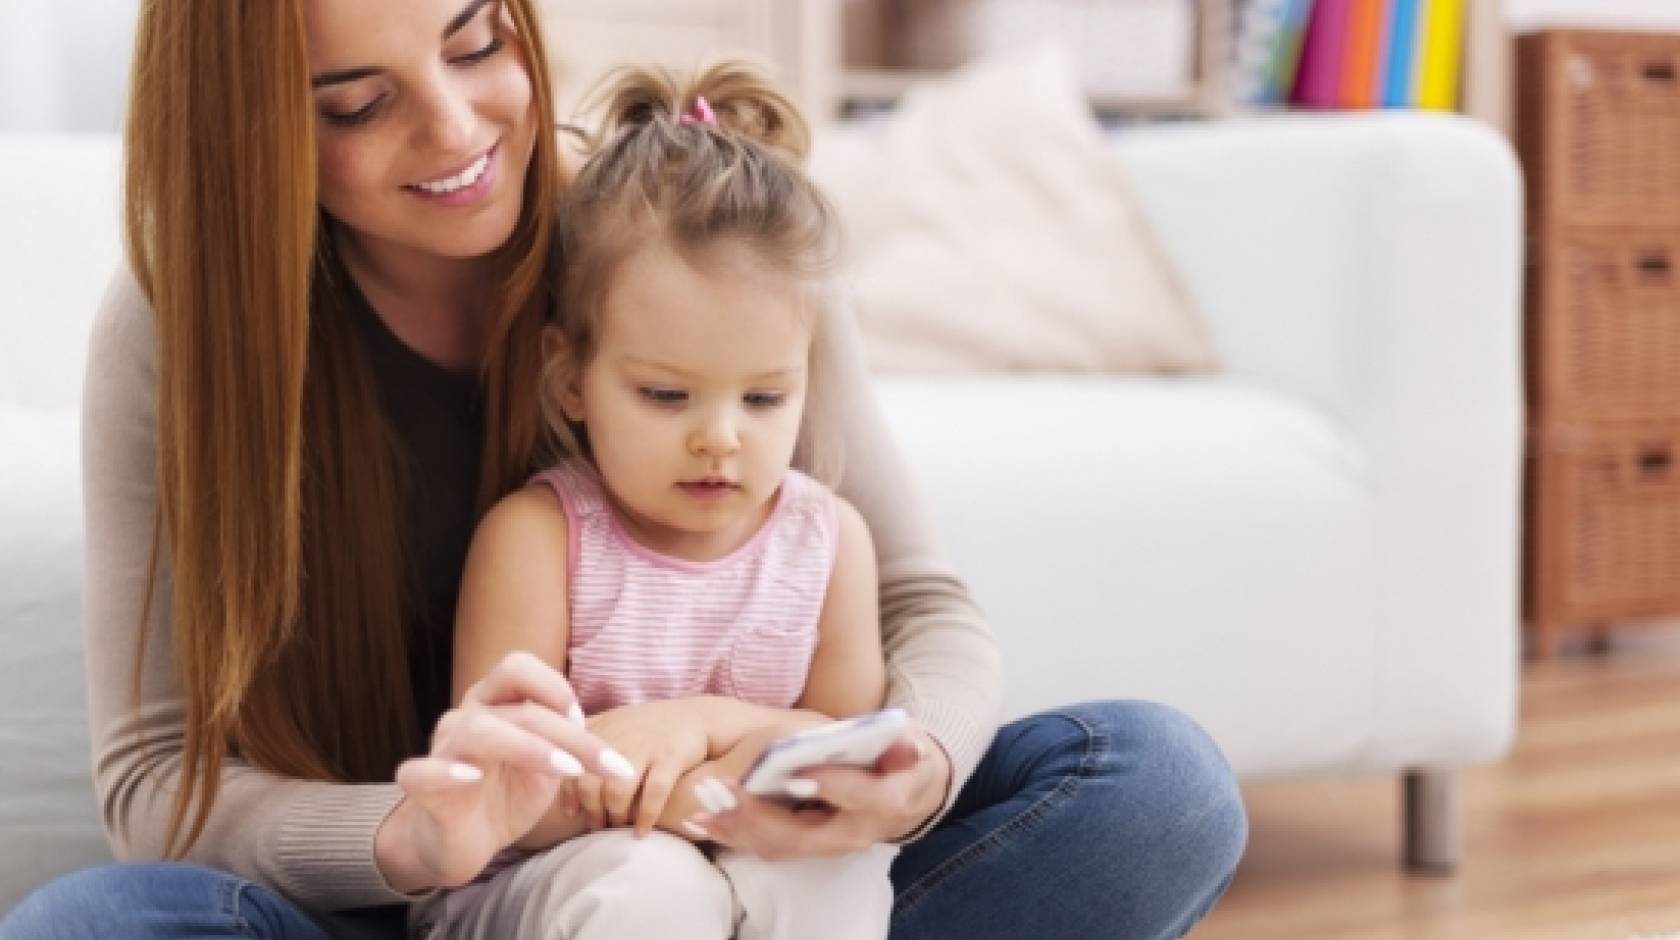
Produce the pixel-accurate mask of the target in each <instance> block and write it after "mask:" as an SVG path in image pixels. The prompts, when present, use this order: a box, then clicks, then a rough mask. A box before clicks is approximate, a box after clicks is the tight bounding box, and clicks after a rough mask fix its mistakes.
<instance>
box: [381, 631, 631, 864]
mask: <svg viewBox="0 0 1680 940" xmlns="http://www.w3.org/2000/svg"><path fill="white" fill-rule="evenodd" d="M582 718H583V713H582V712H581V711H579V710H578V707H577V699H576V697H575V696H574V695H573V694H572V688H571V684H570V683H568V682H567V681H566V678H565V676H563V675H561V674H560V673H559V672H558V671H556V670H554V669H553V668H551V667H550V666H549V665H548V664H546V663H544V662H543V661H542V660H540V659H538V658H537V657H535V656H533V655H531V654H529V653H511V654H509V655H508V656H506V657H505V658H503V659H502V660H501V662H500V663H498V664H497V665H496V667H495V668H494V669H492V670H491V671H490V672H489V673H488V674H486V675H485V677H484V678H483V679H481V680H479V681H478V682H477V683H475V684H474V685H473V686H471V687H470V688H469V689H468V690H467V692H466V694H465V695H464V696H463V697H462V699H461V702H460V704H459V705H457V706H456V707H455V708H453V709H451V710H450V711H449V712H447V713H445V714H444V716H443V717H442V718H441V719H439V721H438V724H437V729H436V731H435V732H434V733H433V735H432V749H431V753H429V754H427V755H426V756H424V757H418V758H414V759H412V760H408V761H404V762H403V764H402V766H400V767H399V768H397V784H398V785H399V786H401V787H402V789H403V792H404V793H405V798H404V799H403V801H402V802H400V803H398V804H397V808H396V809H395V810H393V811H392V813H391V815H390V816H389V817H387V818H386V820H385V822H384V823H383V824H382V825H381V826H380V828H379V832H378V835H377V836H376V837H375V844H374V852H375V857H376V858H377V859H378V863H379V868H380V871H381V872H382V873H383V874H384V875H385V879H386V881H388V882H389V883H390V884H391V886H392V887H393V888H395V889H397V890H398V891H401V892H404V893H410V892H413V891H417V890H422V889H428V888H434V887H455V886H459V885H463V884H466V883H467V882H468V881H470V880H472V878H473V877H474V876H475V875H477V874H478V873H479V872H480V871H482V870H483V869H484V866H485V865H486V864H488V863H489V861H490V859H491V858H492V857H493V856H494V855H495V854H496V853H497V852H498V851H500V850H501V849H503V848H504V847H506V846H508V845H511V844H513V843H514V842H515V841H516V840H517V839H518V838H519V837H520V836H522V835H524V834H525V832H526V831H527V830H529V829H530V828H531V827H532V826H533V825H535V824H536V822H537V821H538V820H539V819H541V818H542V816H543V814H544V813H545V812H546V811H547V810H548V809H549V807H550V806H551V805H552V804H553V802H554V797H555V792H556V790H557V789H558V788H559V785H560V781H561V780H562V779H564V778H567V777H576V776H578V775H580V774H583V773H584V772H586V771H588V772H592V773H595V774H598V775H603V776H607V777H619V778H621V777H624V776H625V775H626V774H629V773H631V768H630V767H629V765H628V763H627V762H626V761H625V760H624V758H623V757H622V756H619V755H616V754H614V753H613V752H612V751H611V750H610V749H608V748H607V747H606V745H605V744H604V743H603V742H602V741H601V740H600V739H599V738H597V737H596V736H595V735H593V734H591V733H589V731H588V730H586V729H585V727H584V723H583V720H582Z"/></svg>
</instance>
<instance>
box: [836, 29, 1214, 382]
mask: <svg viewBox="0 0 1680 940" xmlns="http://www.w3.org/2000/svg"><path fill="white" fill-rule="evenodd" d="M811 168H812V173H813V175H814V176H815V177H816V178H817V180H818V182H819V183H821V184H822V185H823V186H824V187H825V189H826V190H827V191H828V192H829V194H830V195H831V196H832V197H833V199H834V201H835V202H836V204H837V205H838V206H839V208H840V212H841V216H842V217H843V218H844V220H845V223H846V238H847V255H848V257H847V259H846V266H845V268H846V270H845V274H846V277H847V279H849V280H850V281H851V286H852V288H853V296H854V298H855V301H856V307H857V312H858V318H859V321H860V322H861V324H862V327H863V331H864V334H865V336H866V338H867V340H868V346H869V351H870V359H871V364H872V365H873V367H874V368H875V369H876V370H877V371H882V372H917V373H929V372H998V371H1018V372H1025V371H1035V372H1036V371H1053V372H1107V373H1114V372H1159V373H1179V372H1205V371H1211V370H1212V369H1214V368H1215V358H1214V353H1213V349H1212V346H1211V344H1210V342H1209V341H1208V338H1207V333H1206V330H1205V329H1204V327H1203V326H1202V324H1201V322H1200V320H1199V319H1198V318H1197V317H1196V315H1195V313H1194V311H1193V310H1192V307H1191V303H1190V300H1189V298H1188V297H1187V295H1186V293H1185V291H1184V290H1183V289H1182V287H1181V286H1180V284H1179V282H1178V279H1177V276H1176V275H1175V274H1174V272H1173V271H1172V270H1171V269H1170V267H1169V265H1168V263H1167V259H1166V257H1165V256H1164V255H1163V253H1162V252H1161V251H1160V249H1159V248H1158V246H1157V245H1156V244H1155V241H1154V239H1153V237H1152V236H1151V233H1150V231H1149V227H1148V225H1147V223H1146V221H1145V219H1144V218H1143V216H1142V214H1141V212H1140V211H1139V209H1138V207H1137V206H1136V204H1135V203H1134V201H1133V198H1132V194H1131V190H1130V187H1129V185H1128V181H1127V179H1126V176H1125V172H1124V169H1123V167H1121V166H1120V164H1119V160H1118V158H1117V157H1115V155H1114V154H1113V153H1112V151H1111V150H1110V148H1109V146H1108V145H1107V144H1106V143H1105V141H1104V139H1103V136H1102V131H1101V129H1100V128H1099V127H1098V126H1097V124H1096V121H1095V119H1094V118H1093V117H1092V116H1091V114H1090V111H1089V110H1088V107H1087V105H1086V103H1085V99H1084V96H1083V94H1082V92H1081V90H1080V85H1079V80H1078V77H1077V74H1076V72H1075V70H1074V68H1073V66H1072V64H1071V63H1070V62H1069V61H1068V59H1067V58H1066V56H1065V55H1064V54H1062V53H1060V52H1059V51H1057V50H1056V49H1054V48H1051V47H1046V48H1044V49H1041V50H1039V51H1036V52H1033V53H1031V54H1027V55H1023V56H1018V57H1013V58H1009V59H1002V60H991V61H987V62H982V63H978V64H976V65H973V66H970V67H968V68H966V69H964V70H962V71H960V72H957V73H955V74H953V75H951V76H949V77H947V78H945V79H943V80H941V81H938V82H935V83H930V84H927V85H923V86H920V87H918V88H916V89H915V90H913V91H912V92H911V93H910V94H909V95H907V96H906V98H905V99H904V101H903V102H902V104H901V105H900V107H899V109H898V110H896V111H895V112H893V113H892V114H891V115H889V116H888V117H886V118H885V119H883V120H882V122H881V123H879V124H877V125H873V126H869V127H866V128H864V129H861V130H859V129H854V128H845V129H840V130H836V131H832V132H830V133H829V134H827V135H826V136H824V135H819V141H818V146H817V148H816V152H815V153H814V155H813V158H812V164H811Z"/></svg>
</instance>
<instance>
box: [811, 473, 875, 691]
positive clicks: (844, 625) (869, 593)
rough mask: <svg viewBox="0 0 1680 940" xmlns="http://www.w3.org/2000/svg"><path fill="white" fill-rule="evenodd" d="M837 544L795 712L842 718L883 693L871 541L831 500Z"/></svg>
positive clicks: (854, 517)
mask: <svg viewBox="0 0 1680 940" xmlns="http://www.w3.org/2000/svg"><path fill="white" fill-rule="evenodd" d="M834 509H835V516H836V517H837V522H838V523H839V530H840V531H839V546H838V548H837V549H836V552H835V557H834V570H833V571H832V572H831V573H830V574H829V579H828V593H827V596H826V597H825V598H824V600H823V609H822V617H821V619H820V620H819V621H818V624H817V649H816V652H815V653H814V654H813V655H812V657H811V671H810V674H809V675H808V676H807V677H806V680H805V692H804V694H803V695H801V696H800V697H799V701H798V702H796V703H794V707H795V708H801V709H808V710H810V711H815V712H820V713H822V714H824V715H827V716H829V717H830V718H848V717H850V716H852V715H861V714H863V713H865V712H871V711H874V710H876V709H878V708H880V707H881V702H882V700H883V699H885V698H886V694H887V669H886V662H885V661H884V659H883V658H882V653H881V619H880V613H879V605H880V600H879V592H878V591H877V589H876V579H875V542H874V540H873V539H871V538H870V536H869V526H867V525H866V524H864V521H863V516H862V515H860V514H859V513H858V511H857V509H856V508H854V507H853V506H852V504H851V503H849V502H847V501H846V500H844V499H842V498H841V497H839V496H836V497H834Z"/></svg>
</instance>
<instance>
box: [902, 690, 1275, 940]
mask: <svg viewBox="0 0 1680 940" xmlns="http://www.w3.org/2000/svg"><path fill="white" fill-rule="evenodd" d="M1247 839H1248V822H1247V817H1246V815H1245V814H1244V812H1243V806H1242V798H1241V794H1240V793H1239V791H1238V789H1237V785H1236V780H1235V778H1234V777H1233V775H1232V773H1231V769H1230V767H1229V765H1228V764H1227V763H1226V762H1225V759H1224V757H1223V755H1221V754H1220V753H1219V749H1218V748H1217V747H1216V746H1215V745H1214V744H1213V742H1212V740H1211V739H1209V738H1208V736H1207V734H1206V733H1205V732H1203V731H1202V729H1201V728H1200V727H1198V726H1197V725H1196V724H1195V723H1194V722H1193V721H1191V720H1190V719H1189V718H1187V717H1185V716H1184V715H1183V714H1181V713H1180V712H1177V711H1175V710H1173V709H1171V708H1168V707H1166V706H1162V705H1158V704H1154V703H1151V702H1139V701H1105V702H1091V703H1086V704H1083V705H1076V706H1072V707H1068V708H1061V709H1056V710H1054V711H1050V712H1045V713H1042V714H1038V715H1033V716H1030V717H1027V718H1023V719H1021V720H1019V721H1016V722H1013V723H1012V724H1010V725H1008V726H1006V727H1004V728H1003V729H1002V730H1001V731H1000V732H999V733H998V736H997V738H996V739H995V740H994V741H993V742H992V746H991V748H990V749H989V750H988V751H987V753H986V756H985V758H984V759H983V760H982V761H981V764H980V767H979V769H978V770H977V771H976V772H975V774H974V776H973V777H972V778H970V780H969V782H968V784H967V785H966V786H965V787H964V788H963V791H962V793H961V794H960V795H959V796H958V799H957V802H956V804H955V806H954V807H953V809H952V812H951V813H950V815H949V816H948V817H947V818H946V819H944V820H943V821H942V822H941V823H940V825H939V826H937V827H936V828H935V829H934V830H933V831H932V832H930V833H928V834H927V835H926V836H925V837H923V838H922V839H920V840H918V841H917V842H915V843H913V844H911V845H908V846H906V847H905V848H904V850H903V851H902V852H901V853H900V854H899V856H898V859H897V861H896V862H895V864H894V865H893V883H894V887H895V888H896V890H897V901H896V903H895V906H894V911H893V927H892V938H893V940H958V938H961V940H1014V938H1019V937H1032V938H1034V940H1073V938H1079V940H1090V938H1108V937H1113V938H1125V940H1170V938H1177V937H1182V936H1184V935H1185V934H1186V933H1188V932H1189V931H1190V928H1191V927H1193V926H1194V925H1195V924H1196V922H1197V921H1198V920H1200V919H1201V918H1202V916H1203V915H1205V914H1206V913H1207V912H1208V910H1210V909H1211V908H1212V907H1213V904H1214V902H1215V901H1217V900H1218V898H1219V896H1220V895H1221V894H1222V893H1223V892H1224V890H1225V886H1226V885H1227V884H1229V882H1230V879H1231V875H1232V873H1233V872H1234V871H1235V870H1236V865H1237V861H1238V859H1239V858H1240V857H1241V856H1242V851H1243V848H1244V847H1245V845H1246V844H1247Z"/></svg>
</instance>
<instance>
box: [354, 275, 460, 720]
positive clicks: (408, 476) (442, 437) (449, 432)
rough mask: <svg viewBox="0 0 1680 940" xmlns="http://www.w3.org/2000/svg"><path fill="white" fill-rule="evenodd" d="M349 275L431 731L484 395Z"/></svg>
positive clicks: (446, 668)
mask: <svg viewBox="0 0 1680 940" xmlns="http://www.w3.org/2000/svg"><path fill="white" fill-rule="evenodd" d="M343 283H345V284H348V285H349V289H348V290H347V292H346V293H347V300H348V301H349V303H348V304H347V306H348V308H349V311H350V315H351V317H352V318H353V319H354V320H355V323H356V326H357V328H358V330H359V331H360V333H361V336H362V339H363V342H364V343H365V348H366V351H367V356H368V361H369V364H370V365H371V367H372V369H373V375H374V381H375V383H376V384H377V385H378V388H379V394H380V400H381V404H382V405H383V407H384V411H385V416H386V419H387V420H388V421H389V422H390V425H391V429H392V430H393V432H394V436H395V438H396V442H397V451H398V466H397V477H398V480H399V481H400V483H401V486H402V495H401V502H400V504H399V505H400V510H399V511H400V513H401V518H400V520H399V525H400V526H401V538H402V550H403V555H404V572H403V574H404V576H405V580H406V582H407V584H408V594H407V597H406V598H405V606H406V608H407V611H408V617H409V625H410V629H409V634H408V635H409V655H408V665H409V676H410V680H411V682H412V683H413V688H414V707H415V714H416V715H417V716H418V718H419V722H420V724H419V726H420V728H421V729H422V732H423V733H425V734H428V735H429V734H430V731H431V729H432V728H433V727H434V726H436V724H437V720H438V718H439V717H440V716H442V714H443V712H444V710H445V709H447V708H448V707H449V700H450V694H449V691H450V690H449V677H450V665H451V661H452V659H453V652H454V639H453V637H454V628H455V602H456V599H457V598H458V597H459V595H460V586H461V573H462V570H463V568H464V567H465V564H466V559H467V546H468V544H469V543H470V542H471V541H472V534H473V529H474V527H475V526H476V525H477V522H478V519H477V511H476V503H477V496H478V480H479V459H480V455H481V452H482V450H483V442H484V411H483V396H482V394H481V392H480V390H479V384H478V378H477V376H476V375H474V374H472V373H465V374H463V373H458V372H451V371H450V370H448V369H445V368H444V367H442V366H440V365H438V364H437V363H435V362H432V361H431V360H430V359H427V358H426V357H424V356H422V355H420V354H419V353H417V352H415V351H414V350H413V349H412V348H410V347H409V346H408V345H407V344H405V343H404V342H403V341H402V340H400V339H398V338H397V335H396V334H395V333H392V332H391V330H390V327H388V326H386V325H385V321H384V320H381V319H380V318H379V315H378V314H377V313H375V312H374V309H373V307H372V305H371V304H369V303H368V300H367V297H366V296H364V295H363V294H362V292H361V289H360V288H359V287H358V286H357V285H356V282H355V279H354V278H352V277H349V276H347V275H346V276H345V277H344V278H343Z"/></svg>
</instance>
